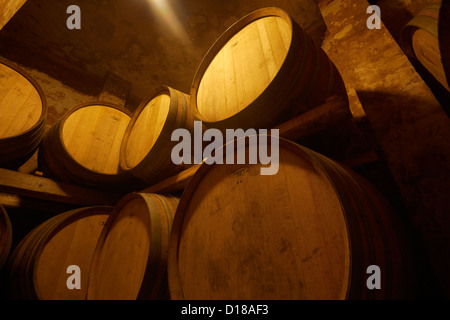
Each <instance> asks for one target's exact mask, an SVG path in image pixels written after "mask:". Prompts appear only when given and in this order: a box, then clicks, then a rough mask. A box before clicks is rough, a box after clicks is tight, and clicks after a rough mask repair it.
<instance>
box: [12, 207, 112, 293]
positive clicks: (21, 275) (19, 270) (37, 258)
mask: <svg viewBox="0 0 450 320" xmlns="http://www.w3.org/2000/svg"><path fill="white" fill-rule="evenodd" d="M112 210H113V208H112V207H87V208H80V209H75V210H71V211H67V212H63V213H61V214H59V215H56V216H54V217H52V218H50V219H48V220H47V221H45V222H43V223H42V224H40V225H39V226H37V227H36V228H34V229H33V230H32V231H31V232H30V233H28V234H27V235H26V236H25V237H24V238H23V239H22V240H21V241H20V243H19V244H18V245H17V246H16V248H15V249H14V252H13V254H12V256H11V259H10V260H9V272H10V286H11V288H10V289H11V294H12V297H14V298H16V299H27V300H28V299H37V300H85V299H86V294H87V289H88V288H87V286H88V277H87V276H86V275H85V273H87V274H89V269H90V266H91V260H92V255H93V253H94V250H95V247H96V245H97V241H98V238H99V236H100V233H101V231H102V229H103V226H104V224H105V222H106V220H107V219H108V217H109V215H110V214H111V212H112ZM70 265H77V266H79V267H80V269H81V277H80V279H81V288H80V289H79V290H69V289H68V288H67V285H66V281H67V278H68V277H69V276H70V275H69V274H67V272H66V271H67V267H69V266H70Z"/></svg>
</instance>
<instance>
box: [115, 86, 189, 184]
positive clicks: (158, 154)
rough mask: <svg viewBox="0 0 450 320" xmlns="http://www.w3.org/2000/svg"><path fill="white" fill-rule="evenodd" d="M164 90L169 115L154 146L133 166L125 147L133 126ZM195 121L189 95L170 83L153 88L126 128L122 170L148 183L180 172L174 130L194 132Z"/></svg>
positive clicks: (121, 157) (122, 147)
mask: <svg viewBox="0 0 450 320" xmlns="http://www.w3.org/2000/svg"><path fill="white" fill-rule="evenodd" d="M161 93H165V94H167V95H169V97H170V107H169V115H168V116H167V119H166V122H165V124H164V126H163V129H162V131H161V133H160V135H159V137H158V139H157V141H156V142H155V144H154V145H153V147H152V149H151V150H150V151H149V152H148V153H147V155H146V156H145V157H144V159H143V160H142V161H141V162H140V163H139V164H137V165H136V166H134V167H130V166H129V165H128V164H127V162H126V149H127V146H128V139H129V136H130V134H131V131H132V130H133V126H134V124H135V123H136V121H137V119H138V117H139V115H140V113H141V112H142V111H143V110H144V109H145V107H146V105H147V104H148V103H149V102H150V101H151V100H152V99H153V98H154V97H156V96H158V95H159V94H161ZM194 120H195V118H194V114H193V113H192V112H191V109H190V105H189V95H187V94H185V93H183V92H181V91H179V90H176V89H174V88H172V87H169V86H158V87H156V88H154V89H153V90H152V91H151V92H150V93H149V94H148V95H147V97H146V98H145V99H143V101H142V102H141V103H140V104H139V106H138V108H137V109H136V111H135V113H134V114H133V117H132V118H131V121H130V123H129V125H128V128H127V130H126V131H125V134H124V139H123V141H122V146H121V151H120V161H119V165H120V167H121V169H122V170H123V171H124V172H128V173H130V174H132V175H134V176H135V177H137V178H139V179H141V180H142V181H144V182H146V183H156V182H158V181H161V180H163V179H164V178H167V177H168V176H170V175H173V174H175V173H177V172H179V171H181V170H182V169H183V166H181V165H175V164H173V162H172V160H171V151H172V148H173V147H174V146H175V145H176V144H177V142H172V141H171V135H172V132H173V131H174V130H175V129H179V128H182V129H187V130H188V131H189V132H191V133H192V132H193V129H194Z"/></svg>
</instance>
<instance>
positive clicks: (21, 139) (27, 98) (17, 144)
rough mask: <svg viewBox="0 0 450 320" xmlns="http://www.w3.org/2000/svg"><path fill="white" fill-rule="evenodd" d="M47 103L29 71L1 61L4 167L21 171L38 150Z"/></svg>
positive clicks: (0, 118)
mask: <svg viewBox="0 0 450 320" xmlns="http://www.w3.org/2000/svg"><path fill="white" fill-rule="evenodd" d="M46 118H47V103H46V99H45V96H44V93H43V92H42V89H41V88H40V86H39V85H38V84H37V83H36V81H35V80H34V79H32V78H31V77H30V76H29V75H28V74H27V73H26V72H25V71H23V70H22V69H21V68H19V67H18V66H16V65H14V64H12V63H10V62H9V61H7V60H5V59H2V58H0V165H1V166H3V167H8V168H9V167H11V168H13V167H14V168H17V167H19V166H20V165H21V164H23V163H24V162H25V161H26V160H27V159H28V158H29V157H31V155H32V154H33V152H34V151H35V150H36V148H37V147H38V145H39V143H40V141H41V139H42V136H43V134H44V125H45V121H46Z"/></svg>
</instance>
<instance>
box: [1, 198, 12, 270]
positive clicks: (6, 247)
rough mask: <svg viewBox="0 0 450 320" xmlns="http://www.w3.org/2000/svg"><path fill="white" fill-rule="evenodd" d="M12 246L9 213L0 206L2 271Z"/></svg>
mask: <svg viewBox="0 0 450 320" xmlns="http://www.w3.org/2000/svg"><path fill="white" fill-rule="evenodd" d="M11 244H12V226H11V220H10V219H9V216H8V213H7V212H6V210H5V208H4V207H3V206H2V205H0V270H1V269H2V268H3V266H4V265H5V263H6V261H7V260H8V256H9V252H10V250H11Z"/></svg>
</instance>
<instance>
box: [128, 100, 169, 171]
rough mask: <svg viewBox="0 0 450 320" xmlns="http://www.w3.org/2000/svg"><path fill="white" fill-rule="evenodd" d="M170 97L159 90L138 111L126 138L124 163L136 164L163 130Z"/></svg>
mask: <svg viewBox="0 0 450 320" xmlns="http://www.w3.org/2000/svg"><path fill="white" fill-rule="evenodd" d="M170 101H171V98H170V96H169V95H168V94H167V93H164V92H161V93H160V94H158V95H157V96H155V97H154V98H153V99H151V100H150V101H149V102H148V103H147V104H146V105H145V107H144V108H142V110H141V111H140V113H139V115H138V117H137V118H136V121H135V122H134V124H133V128H132V129H131V130H130V134H129V136H128V139H127V140H126V147H125V148H126V149H125V150H126V151H125V153H124V155H125V159H124V160H125V163H126V164H127V166H128V167H130V168H133V167H135V166H137V165H138V164H139V163H140V162H141V161H142V160H143V159H144V158H145V157H146V156H147V154H148V153H149V152H150V150H151V149H152V147H153V146H154V145H155V142H156V141H157V140H158V137H159V136H160V134H161V131H162V130H163V127H164V124H165V123H166V120H167V116H168V115H169V110H170Z"/></svg>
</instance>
